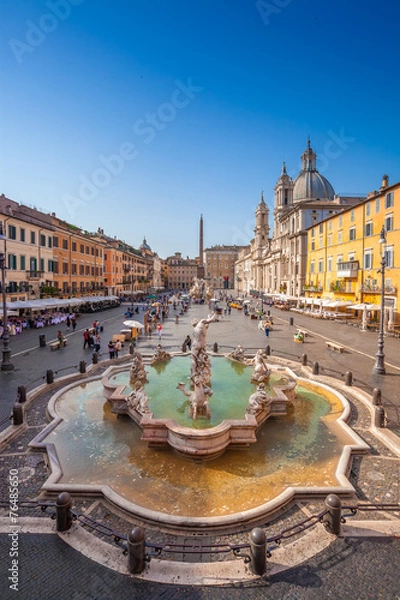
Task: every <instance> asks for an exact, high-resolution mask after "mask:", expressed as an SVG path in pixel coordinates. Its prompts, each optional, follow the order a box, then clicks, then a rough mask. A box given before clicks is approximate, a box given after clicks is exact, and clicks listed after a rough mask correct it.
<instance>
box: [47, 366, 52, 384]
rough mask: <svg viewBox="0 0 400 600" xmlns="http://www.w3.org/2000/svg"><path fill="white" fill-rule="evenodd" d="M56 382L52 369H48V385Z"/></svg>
mask: <svg viewBox="0 0 400 600" xmlns="http://www.w3.org/2000/svg"><path fill="white" fill-rule="evenodd" d="M53 381H54V373H53V371H52V369H47V371H46V383H49V384H50V383H53Z"/></svg>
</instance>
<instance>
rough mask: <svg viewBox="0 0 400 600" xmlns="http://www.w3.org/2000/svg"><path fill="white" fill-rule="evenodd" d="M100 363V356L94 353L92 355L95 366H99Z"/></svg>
mask: <svg viewBox="0 0 400 600" xmlns="http://www.w3.org/2000/svg"><path fill="white" fill-rule="evenodd" d="M98 362H99V355H98V354H97V352H93V354H92V363H93V364H94V365H97V363H98Z"/></svg>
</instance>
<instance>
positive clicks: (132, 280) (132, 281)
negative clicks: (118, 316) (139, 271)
mask: <svg viewBox="0 0 400 600" xmlns="http://www.w3.org/2000/svg"><path fill="white" fill-rule="evenodd" d="M133 283H134V279H133V267H132V268H131V313H133Z"/></svg>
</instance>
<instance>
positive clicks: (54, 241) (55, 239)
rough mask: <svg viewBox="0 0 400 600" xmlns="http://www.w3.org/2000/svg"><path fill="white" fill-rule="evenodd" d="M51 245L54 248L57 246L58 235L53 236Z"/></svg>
mask: <svg viewBox="0 0 400 600" xmlns="http://www.w3.org/2000/svg"><path fill="white" fill-rule="evenodd" d="M53 246H54V248H58V237H57V236H56V235H55V236H53Z"/></svg>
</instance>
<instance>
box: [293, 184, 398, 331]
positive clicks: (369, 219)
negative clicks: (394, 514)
mask: <svg viewBox="0 0 400 600" xmlns="http://www.w3.org/2000/svg"><path fill="white" fill-rule="evenodd" d="M382 229H383V231H384V237H385V243H382V241H381V232H382ZM399 232H400V183H396V184H394V185H389V178H388V176H387V175H385V176H384V177H383V180H382V186H381V188H380V189H379V191H373V192H371V193H370V194H368V196H367V198H366V200H365V201H364V202H361V203H360V204H358V205H356V206H353V207H351V208H348V209H344V210H342V211H341V212H340V213H338V214H336V215H333V216H331V217H329V218H327V219H325V220H324V221H322V222H321V223H319V224H318V225H315V226H313V227H310V228H309V229H308V230H307V280H306V284H305V286H304V289H305V293H306V294H307V295H313V296H314V297H323V298H331V299H338V300H348V301H351V302H354V303H368V304H377V305H380V303H381V291H382V271H381V266H382V265H381V263H382V253H383V254H384V263H385V270H384V286H383V287H384V301H385V307H386V308H387V309H388V312H389V309H393V310H391V311H390V312H392V313H393V312H394V318H395V322H396V323H398V322H400V315H399V284H400V238H399Z"/></svg>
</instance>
